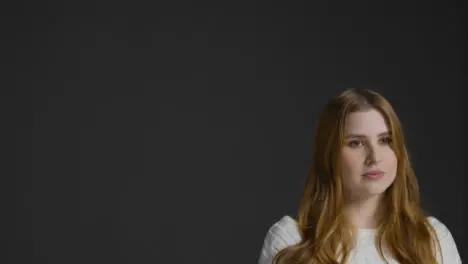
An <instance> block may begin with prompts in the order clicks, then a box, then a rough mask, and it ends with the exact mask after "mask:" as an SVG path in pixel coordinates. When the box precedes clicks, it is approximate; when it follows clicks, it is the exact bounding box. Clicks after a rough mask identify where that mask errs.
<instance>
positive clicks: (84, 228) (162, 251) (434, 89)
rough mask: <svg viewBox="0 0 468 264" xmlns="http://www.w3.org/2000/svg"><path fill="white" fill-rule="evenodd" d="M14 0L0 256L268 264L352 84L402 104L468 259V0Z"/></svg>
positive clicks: (434, 209)
mask: <svg viewBox="0 0 468 264" xmlns="http://www.w3.org/2000/svg"><path fill="white" fill-rule="evenodd" d="M12 5H13V4H12ZM14 5H15V6H14V7H13V6H12V7H11V8H10V9H8V10H9V11H8V13H7V12H6V11H3V10H2V13H5V14H4V16H3V15H2V20H3V21H5V23H6V22H8V24H5V23H4V27H5V30H4V31H2V32H3V33H2V35H3V36H2V43H3V44H4V45H5V48H3V50H4V51H7V52H6V55H5V56H4V60H3V61H2V67H3V69H4V72H3V73H4V74H5V75H4V76H5V77H4V78H5V81H6V82H5V86H6V87H14V89H12V90H8V92H4V94H2V99H1V100H2V103H1V105H2V120H3V122H4V127H5V131H7V133H9V134H8V135H7V137H5V139H6V140H5V141H6V142H7V143H8V142H11V144H10V145H9V146H11V147H12V151H10V152H8V155H5V159H4V162H5V164H6V165H7V166H10V167H11V168H12V169H13V171H14V174H5V175H7V176H4V177H5V185H4V186H8V189H9V194H8V195H5V199H4V201H7V203H10V204H11V202H12V201H13V202H14V204H15V206H14V210H12V211H11V212H10V211H8V213H6V215H8V216H9V217H8V218H7V219H11V222H10V223H9V225H8V228H9V230H11V232H12V235H13V236H12V238H11V239H9V240H8V246H7V249H8V254H7V255H6V257H5V260H4V261H2V263H50V264H52V263H53V264H55V263H57V264H63V263H67V264H72V263H77V264H78V263H80V264H82V263H86V264H91V263H116V264H117V263H138V264H143V263H152V264H154V263H203V264H207V263H213V264H215V263H223V264H230V263H232V264H238V263H256V262H257V259H258V257H259V254H260V250H261V246H262V244H263V239H264V236H265V234H266V232H267V230H268V228H269V227H270V226H271V225H272V224H273V223H274V222H275V221H277V220H279V219H280V218H281V217H282V216H283V215H286V214H289V215H291V216H294V215H295V213H296V211H297V207H298V203H299V199H300V195H301V192H302V189H303V186H304V184H305V181H306V177H307V171H308V169H309V168H310V166H311V161H312V139H313V136H314V131H315V124H316V122H317V120H318V117H319V113H320V111H321V110H322V108H323V106H324V105H325V103H326V102H327V100H328V99H329V98H330V97H331V96H333V95H335V94H337V93H339V92H341V91H343V90H344V89H347V88H351V87H356V88H370V89H373V90H375V91H377V92H379V93H381V94H382V95H383V96H385V97H386V98H387V99H388V100H389V101H390V103H391V104H392V105H393V106H394V108H395V110H396V112H397V114H398V115H399V116H400V118H401V121H402V123H403V129H404V132H405V135H406V140H407V146H408V150H409V153H410V158H411V162H412V163H413V166H414V169H415V172H416V175H417V178H418V182H419V185H420V189H421V195H422V201H423V206H424V209H426V210H427V211H429V212H430V213H431V214H432V215H434V216H436V217H437V218H438V219H439V220H441V221H442V222H443V223H444V224H445V225H446V226H447V227H448V228H449V230H450V231H451V232H452V234H453V237H454V239H455V241H456V243H457V245H458V249H459V252H460V255H461V257H462V259H463V260H465V261H468V255H467V252H468V237H467V229H466V223H468V219H467V216H466V209H467V203H466V198H467V195H466V186H467V180H466V179H467V176H468V175H467V173H466V164H467V159H466V149H467V140H466V139H467V136H466V135H467V129H466V123H467V120H468V117H467V115H466V102H465V98H466V96H467V93H466V83H464V80H463V79H462V78H463V77H464V75H466V60H464V57H463V56H464V54H466V49H465V48H464V47H465V46H466V42H465V40H464V39H463V38H464V35H465V32H464V29H463V28H462V21H461V18H462V15H461V14H462V10H461V8H460V7H457V5H456V3H449V2H445V1H439V2H438V5H432V4H428V3H427V2H421V3H420V4H415V3H413V4H410V5H408V4H407V3H405V4H397V3H395V2H391V3H390V2H388V3H385V4H384V3H381V4H380V3H379V4H377V3H374V2H372V3H371V1H369V2H368V3H365V2H362V3H357V2H354V1H342V2H341V3H333V4H332V3H329V1H304V2H294V3H286V2H284V1H283V2H281V3H280V2H278V3H271V2H264V3H260V2H253V1H242V2H239V1H232V3H225V2H223V1H218V2H211V3H208V2H197V1H193V2H190V3H189V2H187V3H179V2H176V1H174V2H172V1H152V2H151V3H145V4H142V3H136V2H135V3H134V2H126V3H123V2H122V3H120V2H113V1H112V2H111V1H107V2H103V1H98V2H93V3H89V4H87V3H82V2H79V3H78V2H77V3H74V4H73V3H68V2H67V3H66V4H64V3H62V4H60V5H58V4H57V5H52V4H50V3H49V5H45V4H42V3H39V2H31V3H21V4H14ZM12 14H14V15H12ZM6 25H11V26H8V27H7V26H6ZM13 142H14V143H13ZM10 175H14V176H13V177H11V176H10ZM7 183H8V184H7ZM12 197H14V200H12ZM11 216H13V217H11ZM13 233H14V234H13Z"/></svg>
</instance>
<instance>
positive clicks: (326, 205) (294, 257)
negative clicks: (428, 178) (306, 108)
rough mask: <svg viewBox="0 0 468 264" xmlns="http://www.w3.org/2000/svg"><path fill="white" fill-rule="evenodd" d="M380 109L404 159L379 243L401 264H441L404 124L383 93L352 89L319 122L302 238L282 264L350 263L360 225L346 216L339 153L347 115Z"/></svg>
mask: <svg viewBox="0 0 468 264" xmlns="http://www.w3.org/2000/svg"><path fill="white" fill-rule="evenodd" d="M369 109H376V110H378V111H379V112H380V113H381V114H382V116H383V117H384V118H385V121H386V122H387V126H388V129H389V131H390V133H391V137H392V142H391V147H392V149H393V150H394V152H395V154H396V156H397V159H398V168H397V175H396V178H395V180H394V182H393V183H392V184H391V185H390V187H389V188H388V189H387V190H386V191H385V193H384V199H383V205H382V206H381V208H382V210H381V214H380V216H381V217H379V221H378V227H377V232H376V238H375V243H376V246H377V248H378V250H379V254H380V256H381V257H382V259H383V260H385V262H386V263H388V262H387V260H386V259H385V257H384V251H386V252H388V254H390V255H391V256H392V257H393V258H394V259H395V260H397V261H398V262H400V263H408V264H410V263H411V264H413V263H414V264H436V263H437V261H436V260H437V259H436V253H435V252H436V250H437V247H438V248H439V249H440V243H439V241H438V239H437V236H436V232H435V229H434V228H433V227H432V225H431V224H430V223H429V221H428V219H427V216H428V215H427V214H426V212H425V211H424V210H422V208H421V206H420V194H419V187H418V183H417V180H416V177H415V174H414V171H413V169H412V167H411V164H410V161H409V158H408V152H407V150H406V146H405V139H404V136H403V131H402V126H401V122H400V121H399V118H398V117H397V115H396V113H395V111H394V109H393V107H392V106H391V105H390V103H389V102H388V101H387V100H386V99H385V98H384V97H383V96H381V95H380V94H378V93H376V92H374V91H371V90H365V89H348V90H346V91H344V92H342V93H341V94H339V95H337V96H336V97H334V98H332V99H331V100H330V101H329V102H328V103H327V105H326V106H325V109H324V112H323V113H322V116H321V118H320V120H319V122H318V124H317V129H316V134H315V143H314V149H313V163H312V166H311V168H310V170H309V175H308V179H307V183H306V185H305V188H304V191H303V194H302V198H301V201H300V204H299V210H298V215H297V219H296V220H297V222H298V226H299V230H300V233H301V236H302V242H301V243H299V244H297V245H293V246H290V247H287V248H285V249H283V250H281V251H280V252H279V253H278V254H277V255H276V256H275V258H274V259H273V263H278V264H293V263H294V264H331V263H339V262H338V260H339V257H338V256H341V261H340V262H341V263H346V261H347V259H348V258H349V254H350V251H351V250H352V248H353V247H354V246H355V234H356V233H355V231H356V230H355V229H353V228H351V227H350V225H349V222H347V220H346V218H345V217H344V215H343V207H344V202H345V201H344V196H343V187H342V180H341V176H340V175H341V172H340V170H341V168H340V166H339V164H340V161H339V153H340V151H341V148H342V147H343V144H344V135H345V132H346V131H345V127H346V120H347V116H348V115H349V114H350V113H353V112H357V111H366V110H369Z"/></svg>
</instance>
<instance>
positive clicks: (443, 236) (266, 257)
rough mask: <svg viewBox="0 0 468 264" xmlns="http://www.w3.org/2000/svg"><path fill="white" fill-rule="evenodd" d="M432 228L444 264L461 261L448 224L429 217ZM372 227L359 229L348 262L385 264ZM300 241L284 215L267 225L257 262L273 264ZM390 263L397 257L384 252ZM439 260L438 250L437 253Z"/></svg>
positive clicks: (292, 223) (395, 263) (298, 235)
mask: <svg viewBox="0 0 468 264" xmlns="http://www.w3.org/2000/svg"><path fill="white" fill-rule="evenodd" d="M428 220H429V222H430V223H431V224H432V226H433V227H434V228H435V230H436V233H437V236H438V238H439V240H440V246H441V248H442V256H443V260H444V262H443V263H444V264H461V263H462V262H461V259H460V255H459V254H458V250H457V246H456V245H455V241H454V239H453V237H452V234H451V233H450V231H449V230H448V229H447V227H446V226H445V225H444V224H443V223H442V222H440V221H439V220H437V219H436V218H435V217H432V216H431V217H428ZM374 237H375V229H359V231H358V238H357V242H356V247H355V248H354V249H353V250H352V251H351V252H350V257H349V259H348V262H347V263H348V264H365V263H372V264H378V263H385V262H384V261H383V260H382V259H381V257H380V255H379V252H378V251H377V248H376V247H375V245H374ZM299 242H301V237H300V234H299V230H298V225H297V222H296V220H294V219H293V218H291V217H290V216H288V215H285V216H283V217H282V218H281V219H280V220H279V221H277V222H276V223H275V224H273V226H271V227H270V229H269V230H268V233H267V235H266V237H265V240H264V242H263V248H262V252H261V255H260V258H259V260H258V264H272V260H273V257H274V256H275V255H276V254H277V253H278V252H279V251H280V250H282V249H283V248H286V247H288V246H292V245H295V244H298V243H299ZM385 257H386V258H387V260H388V261H389V263H390V264H397V263H398V262H396V260H394V259H393V258H391V257H390V256H389V255H385ZM437 261H438V263H442V262H441V260H440V252H438V253H437Z"/></svg>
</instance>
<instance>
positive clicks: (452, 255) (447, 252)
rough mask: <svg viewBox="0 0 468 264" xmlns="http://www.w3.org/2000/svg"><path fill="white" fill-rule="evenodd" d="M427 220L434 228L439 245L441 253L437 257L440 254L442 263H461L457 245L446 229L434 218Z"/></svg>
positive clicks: (430, 217)
mask: <svg viewBox="0 0 468 264" xmlns="http://www.w3.org/2000/svg"><path fill="white" fill-rule="evenodd" d="M427 220H428V221H429V223H430V224H431V225H432V227H434V230H435V231H436V234H437V238H438V240H439V243H440V247H441V252H439V256H438V257H440V253H442V257H443V262H444V263H456V264H458V263H461V259H460V255H459V253H458V249H457V245H456V243H455V240H454V238H453V236H452V233H451V232H450V230H449V229H448V227H447V226H446V225H445V224H444V223H442V221H440V220H439V219H437V218H435V217H434V216H429V217H427Z"/></svg>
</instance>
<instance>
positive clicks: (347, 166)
mask: <svg viewBox="0 0 468 264" xmlns="http://www.w3.org/2000/svg"><path fill="white" fill-rule="evenodd" d="M361 156H362V155H360V153H359V152H357V151H352V150H349V149H345V150H343V151H342V153H341V165H342V168H343V170H344V173H345V174H347V173H346V172H348V173H350V172H351V173H352V172H354V171H357V170H360V169H361V167H360V164H361V163H362V157H361Z"/></svg>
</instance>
